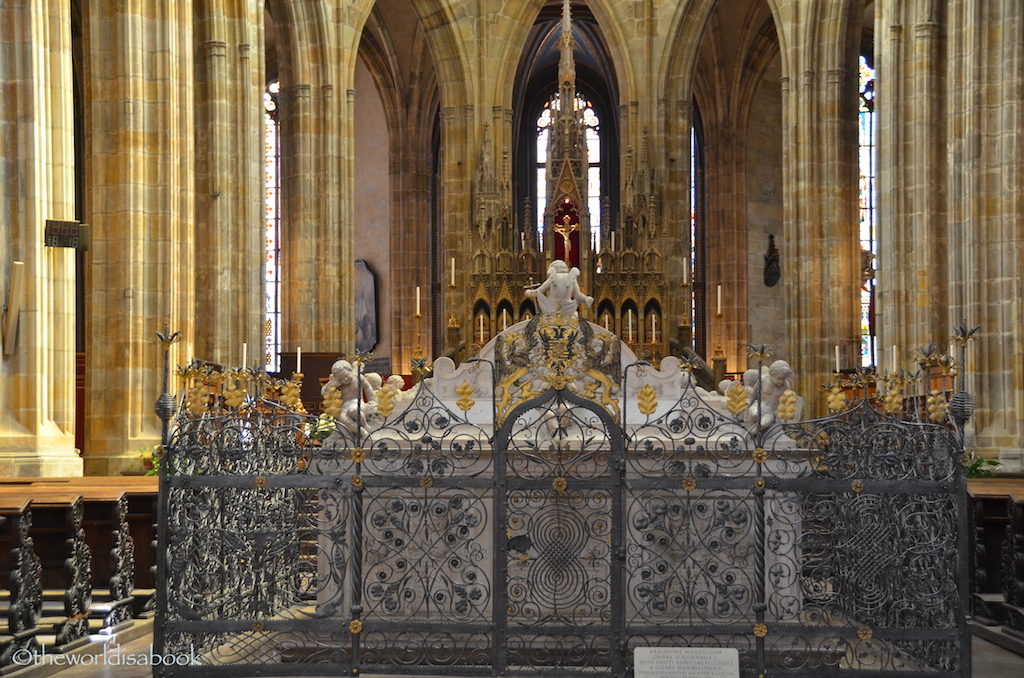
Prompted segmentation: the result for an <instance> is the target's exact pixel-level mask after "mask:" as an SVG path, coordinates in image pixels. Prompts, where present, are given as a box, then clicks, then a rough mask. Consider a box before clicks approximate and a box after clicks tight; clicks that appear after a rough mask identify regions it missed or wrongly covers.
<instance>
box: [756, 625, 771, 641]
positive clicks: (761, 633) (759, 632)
mask: <svg viewBox="0 0 1024 678" xmlns="http://www.w3.org/2000/svg"><path fill="white" fill-rule="evenodd" d="M754 635H755V636H757V637H758V638H764V637H765V636H767V635H768V625H767V624H763V623H762V624H754Z"/></svg>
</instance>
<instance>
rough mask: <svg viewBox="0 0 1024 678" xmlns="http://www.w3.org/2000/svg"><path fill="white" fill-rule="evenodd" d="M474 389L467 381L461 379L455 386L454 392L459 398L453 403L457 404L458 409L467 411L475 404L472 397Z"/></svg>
mask: <svg viewBox="0 0 1024 678" xmlns="http://www.w3.org/2000/svg"><path fill="white" fill-rule="evenodd" d="M475 390H476V389H475V388H474V387H473V386H470V384H469V382H468V381H463V382H462V383H461V384H459V385H458V386H457V387H456V388H455V394H456V395H457V396H459V399H458V400H456V401H455V404H456V405H458V406H459V409H460V410H462V411H463V412H468V411H469V410H470V408H471V407H473V405H475V404H476V401H474V400H473V399H472V398H473V391H475Z"/></svg>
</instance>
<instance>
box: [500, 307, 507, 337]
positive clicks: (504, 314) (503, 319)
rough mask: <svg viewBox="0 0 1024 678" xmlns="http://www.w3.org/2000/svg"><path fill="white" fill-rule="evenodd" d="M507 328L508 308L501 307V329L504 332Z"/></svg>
mask: <svg viewBox="0 0 1024 678" xmlns="http://www.w3.org/2000/svg"><path fill="white" fill-rule="evenodd" d="M507 329H508V309H506V308H503V309H501V331H502V332H504V331H505V330H507Z"/></svg>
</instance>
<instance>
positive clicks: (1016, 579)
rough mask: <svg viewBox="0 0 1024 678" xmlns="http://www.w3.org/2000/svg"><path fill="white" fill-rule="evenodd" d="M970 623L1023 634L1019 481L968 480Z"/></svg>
mask: <svg viewBox="0 0 1024 678" xmlns="http://www.w3.org/2000/svg"><path fill="white" fill-rule="evenodd" d="M967 491H968V494H969V500H970V515H971V519H972V528H973V529H972V530H971V535H970V538H971V550H972V553H973V556H974V557H973V562H972V568H971V603H972V611H973V613H974V617H975V621H977V622H980V623H982V624H988V625H1003V626H1004V628H1009V629H1013V630H1016V631H1017V632H1018V633H1020V632H1024V479H1019V478H971V479H969V480H968V481H967Z"/></svg>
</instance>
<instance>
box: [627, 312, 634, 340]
mask: <svg viewBox="0 0 1024 678" xmlns="http://www.w3.org/2000/svg"><path fill="white" fill-rule="evenodd" d="M626 341H633V309H629V311H627V315H626Z"/></svg>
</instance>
